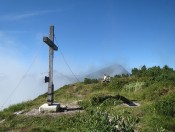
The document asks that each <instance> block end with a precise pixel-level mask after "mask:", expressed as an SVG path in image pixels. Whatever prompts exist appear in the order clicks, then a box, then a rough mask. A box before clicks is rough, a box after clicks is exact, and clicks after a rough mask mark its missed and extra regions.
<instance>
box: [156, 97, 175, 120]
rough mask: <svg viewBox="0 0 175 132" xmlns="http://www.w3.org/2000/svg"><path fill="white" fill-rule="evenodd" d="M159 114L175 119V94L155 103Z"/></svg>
mask: <svg viewBox="0 0 175 132" xmlns="http://www.w3.org/2000/svg"><path fill="white" fill-rule="evenodd" d="M155 110H156V112H157V114H161V115H164V116H171V117H175V94H172V95H169V96H168V97H164V98H163V99H161V100H159V101H157V102H156V103H155Z"/></svg>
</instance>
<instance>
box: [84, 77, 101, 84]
mask: <svg viewBox="0 0 175 132" xmlns="http://www.w3.org/2000/svg"><path fill="white" fill-rule="evenodd" d="M98 82H99V81H98V80H97V79H90V78H85V79H84V84H92V83H98Z"/></svg>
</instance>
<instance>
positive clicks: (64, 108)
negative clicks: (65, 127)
mask: <svg viewBox="0 0 175 132" xmlns="http://www.w3.org/2000/svg"><path fill="white" fill-rule="evenodd" d="M82 111H83V109H82V108H81V107H80V106H79V105H78V104H77V101H74V102H71V103H69V104H65V105H61V107H60V109H59V111H58V112H52V113H49V112H47V113H40V112H39V108H34V109H32V110H31V111H28V112H26V113H24V115H26V116H38V115H54V116H57V115H66V114H74V113H77V112H82Z"/></svg>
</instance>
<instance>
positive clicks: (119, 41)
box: [0, 0, 175, 101]
mask: <svg viewBox="0 0 175 132" xmlns="http://www.w3.org/2000/svg"><path fill="white" fill-rule="evenodd" d="M0 2H1V4H0V60H1V62H0V68H1V70H0V78H1V81H4V82H2V83H1V86H0V87H3V88H4V87H6V88H4V89H6V91H4V92H5V94H4V97H2V98H6V95H7V93H8V92H9V91H13V90H11V89H10V90H9V89H8V88H11V87H14V86H16V85H17V83H18V82H19V80H20V78H21V77H22V76H23V75H24V73H25V72H26V71H28V67H29V73H28V74H29V75H30V77H31V78H30V77H28V79H26V80H24V82H25V83H23V84H21V86H20V88H19V89H22V88H24V87H26V86H28V87H27V88H26V89H31V90H33V93H35V96H36V95H39V94H41V93H43V92H44V91H46V90H47V85H44V84H42V85H40V84H38V85H36V86H33V85H32V86H31V85H30V84H35V83H34V82H36V78H38V79H40V80H42V79H43V76H44V74H42V73H46V72H47V71H48V46H47V45H45V44H44V43H43V42H42V38H43V36H47V35H48V34H49V26H50V25H52V24H53V25H54V26H55V37H56V39H57V41H55V43H56V44H58V45H59V46H60V48H61V50H62V52H63V54H64V56H65V58H66V60H67V62H68V63H69V65H70V67H71V68H72V70H73V71H74V72H75V74H78V75H81V74H82V73H87V72H91V71H93V70H95V69H99V68H101V67H105V66H107V65H112V64H116V63H117V64H120V65H123V67H125V68H126V69H127V70H128V71H130V70H131V69H132V68H133V67H138V68H139V67H141V66H143V65H146V66H147V67H151V66H155V65H157V66H158V65H159V66H164V65H165V64H167V65H169V66H170V67H173V68H175V67H174V66H175V61H174V59H173V58H174V56H175V52H174V49H175V44H174V43H175V1H174V0H15V1H14V0H0ZM31 64H32V65H31ZM54 70H56V71H57V72H58V73H62V74H65V75H70V74H71V73H70V71H69V69H68V68H67V67H66V64H65V63H64V61H63V59H62V57H61V54H60V52H59V51H58V52H55V56H54ZM5 77H6V79H7V80H5ZM2 78H3V80H2ZM9 78H10V79H9ZM10 81H11V82H10ZM7 84H8V86H7ZM39 86H40V87H39ZM31 87H33V88H31ZM37 87H39V88H37ZM43 87H44V88H43ZM26 89H24V91H23V94H24V95H26V93H29V91H28V90H26ZM41 89H42V90H41ZM36 90H38V91H37V92H36ZM34 91H35V92H34ZM20 92H21V91H20ZM30 92H31V91H30ZM16 96H18V94H17V93H16ZM16 96H14V97H12V98H11V101H13V98H16ZM25 97H27V96H25ZM31 97H34V96H29V97H28V98H29V99H30V98H31ZM28 98H25V99H28Z"/></svg>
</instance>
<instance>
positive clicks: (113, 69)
mask: <svg viewBox="0 0 175 132" xmlns="http://www.w3.org/2000/svg"><path fill="white" fill-rule="evenodd" d="M104 74H106V75H109V76H115V75H121V74H129V72H128V71H127V70H126V69H125V68H124V67H123V66H121V65H119V64H115V65H111V66H108V67H105V68H102V69H100V70H98V71H95V72H92V73H90V74H87V75H85V77H87V78H102V77H103V75H104Z"/></svg>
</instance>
